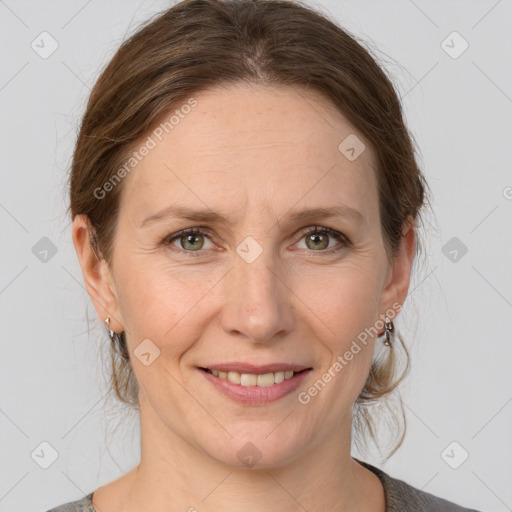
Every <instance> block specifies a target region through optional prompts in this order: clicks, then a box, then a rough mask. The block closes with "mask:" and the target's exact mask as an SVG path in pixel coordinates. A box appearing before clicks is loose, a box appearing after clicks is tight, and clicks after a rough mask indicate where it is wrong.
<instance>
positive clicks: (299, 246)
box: [73, 84, 414, 512]
mask: <svg viewBox="0 0 512 512" xmlns="http://www.w3.org/2000/svg"><path fill="white" fill-rule="evenodd" d="M194 97H195V98H196V99H197V102H198V105H197V106H196V107H195V108H194V109H192V112H191V113H190V114H188V115H187V116H186V117H185V118H184V119H182V120H180V123H179V125H177V126H176V127H175V128H174V129H173V130H172V131H170V132H169V134H168V135H167V136H166V137H165V139H164V140H163V141H162V142H160V143H159V144H158V145H157V147H156V148H154V149H152V150H151V151H150V153H149V154H148V155H147V156H146V157H145V158H144V159H143V160H142V161H141V162H140V163H139V164H138V165H137V167H136V168H135V170H134V171H132V172H131V173H130V174H129V175H127V177H126V178H124V181H123V183H122V186H123V192H122V198H121V208H120V214H119V223H118V227H117V231H116V234H115V242H114V251H113V256H112V267H111V268H109V266H108V265H107V264H106V263H105V261H104V260H103V259H100V260H98V259H97V258H96V257H95V255H94V253H93V251H92V249H91V246H90V243H89V239H88V236H87V226H88V224H87V219H86V218H85V217H84V216H77V217H76V218H75V220H74V222H73V241H74V244H75V248H76V251H77V255H78V258H79V260H80V265H81V267H82V271H83V276H84V280H85V284H86V286H87V290H88V292H89V294H90V297H91V299H92V301H93V303H94V306H95V308H96V311H97V314H98V317H99V318H100V320H101V322H103V321H104V319H105V317H106V316H110V317H111V320H112V323H111V327H112V328H113V329H114V330H115V331H116V332H120V331H122V330H125V331H126V333H127V342H128V346H129V350H130V354H132V355H131V358H132V365H133V368H134V372H135V375H136V378H137V380H138V383H139V387H140V395H139V402H140V419H141V443H142V446H141V454H142V455H141V461H140V463H139V464H138V465H137V466H136V467H135V468H133V469H132V470H131V471H130V472H129V473H127V474H125V475H124V476H122V477H121V478H119V479H117V480H115V481H113V482H111V483H109V484H107V485H105V486H103V487H100V488H99V489H98V490H97V491H96V492H95V494H94V498H93V503H94V505H95V507H96V508H97V510H102V511H104V512H107V511H108V512H116V511H121V510H123V511H124V512H126V511H139V512H141V511H146V510H147V511H150V510H151V511H152V512H159V511H164V510H165V511H167V512H168V511H169V510H183V511H185V510H189V509H190V508H191V507H195V509H197V510H199V511H218V510H223V511H224V512H229V511H231V510H245V511H261V510H265V511H269V512H273V511H279V512H282V511H283V510H286V511H288V510H289V511H291V510H302V509H301V507H303V508H304V509H305V510H308V511H310V512H313V511H326V510H338V511H349V510H350V511H351V512H354V511H363V510H364V511H366V512H368V511H372V512H383V511H384V510H385V494H384V489H383V487H382V484H381V483H380V480H379V479H378V478H377V477H376V476H375V475H374V474H373V473H372V472H370V471H369V470H367V469H366V468H364V467H363V466H361V465H360V464H358V463H357V462H355V461H354V460H353V459H352V458H351V453H350V442H351V425H352V412H351V408H352V405H353V403H354V402H355V400H356V398H357V397H358V395H359V393H360V392H361V390H362V388H363V386H364V383H365V381H366V379H367V376H368V372H369V369H370V364H371V360H372V355H373V352H374V346H375V342H376V338H369V341H368V343H367V345H366V346H364V345H362V350H361V351H360V352H359V353H358V354H357V355H355V356H354V358H353V359H352V360H351V361H350V362H349V364H347V365H346V367H344V368H343V370H342V371H341V372H339V373H338V374H336V377H334V378H333V379H332V380H331V381H330V382H329V383H328V384H327V385H326V386H325V388H324V389H322V390H321V392H319V393H318V395H317V396H315V397H314V398H313V399H311V401H310V403H308V404H307V405H303V404H300V403H299V402H298V400H297V394H298V392H299V391H301V390H302V391H303V390H307V388H308V387H310V386H311V385H312V384H313V383H314V382H315V381H317V379H318V378H319V377H320V376H321V375H322V374H323V373H324V372H326V371H327V370H328V369H329V368H330V367H331V366H332V365H333V363H334V362H335V361H336V358H337V357H338V356H339V355H342V354H344V353H345V352H346V350H348V349H349V347H350V345H351V343H352V341H353V340H354V339H356V338H357V335H358V334H359V333H360V332H362V331H363V330H364V329H365V328H369V327H371V326H373V325H375V323H376V321H377V320H378V319H379V318H382V317H380V316H379V315H382V314H385V312H386V311H389V310H390V308H392V306H393V304H394V303H396V302H398V303H400V304H403V302H404V301H405V298H406V295H407V291H408V287H409V279H410V272H411V265H412V261H413V257H414V228H413V226H412V223H410V224H406V225H404V231H403V232H404V238H403V241H402V245H401V248H400V251H399V253H398V255H397V257H396V259H395V261H394V263H393V262H390V261H389V260H388V257H387V254H386V252H385V247H384V241H383V237H382V232H381V226H380V217H379V207H378V194H377V182H376V176H375V170H374V166H375V158H374V153H373V149H372V148H371V146H370V141H367V140H365V138H364V137H363V136H362V135H361V134H359V133H358V132H357V131H356V130H355V129H354V128H353V127H352V126H351V125H350V124H349V122H348V121H347V120H346V118H345V117H344V116H343V115H342V114H340V113H339V112H338V111H337V110H336V109H335V108H334V107H333V106H332V105H331V104H330V103H329V102H328V101H327V100H326V99H324V98H323V97H321V96H319V95H318V94H317V93H315V92H313V91H309V90H304V89H298V88H289V87H275V86H273V87H271V88H270V87H262V86H253V85H251V86H249V85H247V84H243V85H242V84H237V85H236V86H234V85H232V86H230V87H229V88H221V87H216V88H212V89H209V90H207V91H204V92H202V93H200V94H197V95H195V96H194ZM353 133H355V134H357V136H358V137H359V139H361V140H362V141H363V142H364V143H365V145H366V150H365V151H363V153H362V154H361V155H360V156H359V157H358V158H357V159H356V160H354V161H352V162H351V161H349V160H348V159H347V158H346V157H345V156H344V155H342V154H341V153H340V151H339V150H338V145H339V144H340V142H341V141H343V140H344V139H345V137H347V136H348V135H349V134H353ZM104 200H108V195H107V197H106V198H105V199H104ZM171 204H180V205H186V206H190V207H193V208H197V209H200V208H201V209H203V208H205V207H207V208H209V209H211V210H214V211H216V212H220V213H222V214H223V215H224V216H225V217H226V218H227V219H228V220H229V223H227V222H222V223H213V222H206V223H204V222H203V223H198V222H191V221H188V220H180V219H178V218H173V217H169V218H165V219H162V220H159V221H155V222H154V223H149V224H147V225H146V226H144V227H140V225H141V223H142V222H143V220H144V219H145V218H146V217H148V216H151V215H153V214H155V213H156V212H159V211H161V210H163V209H165V208H167V207H168V206H170V205H171ZM340 204H343V205H348V206H350V207H352V208H355V209H357V210H359V212H361V214H362V215H363V220H362V221H360V222H359V223H358V222H357V221H356V220H354V219H351V218H348V217H336V218H332V219H322V218H319V219H315V220H308V221H306V222H299V223H297V222H291V221H290V220H289V219H288V217H287V216H288V215H289V214H290V213H294V212H295V211H297V210H299V209H303V208H315V207H331V206H335V205H340ZM314 226H318V227H320V228H324V227H328V228H331V229H333V230H335V231H338V232H340V233H343V234H344V235H345V236H347V237H348V239H349V240H350V243H348V244H344V243H343V242H341V241H339V240H338V239H336V238H335V237H334V236H329V235H324V238H323V239H324V240H325V238H327V241H325V243H324V245H322V244H320V247H319V248H316V246H315V245H314V244H311V243H310V244H307V240H308V237H307V236H306V235H305V234H303V233H302V231H304V228H308V227H312V228H313V227H314ZM190 227H196V228H198V227H201V228H205V229H203V230H207V235H206V236H201V235H199V236H198V238H197V239H195V240H193V241H192V245H186V239H185V241H184V244H185V245H183V243H180V238H179V237H178V238H176V239H175V240H174V241H172V242H169V240H168V241H167V243H165V241H164V242H162V239H164V238H165V237H168V238H172V237H171V236H170V235H174V234H175V233H178V232H179V231H180V230H182V229H186V228H190ZM208 234H211V236H208ZM247 236H252V237H253V238H254V239H255V240H256V241H257V242H258V244H259V245H260V246H261V248H262V253H261V254H260V255H259V256H258V257H257V258H256V260H255V261H253V262H252V263H248V262H247V261H245V260H244V259H243V258H242V257H240V256H239V255H238V253H237V252H236V249H237V246H238V245H239V244H240V243H241V242H242V241H243V240H244V239H245V238H246V237H247ZM334 247H339V248H340V250H339V251H338V252H336V253H334V254H331V255H328V254H325V252H326V251H327V250H329V249H330V248H334ZM194 249H195V250H194ZM187 250H188V253H187V252H186V251H187ZM198 251H199V252H198ZM322 252H323V253H324V254H322ZM190 253H192V256H189V254H190ZM194 254H195V255H197V257H194ZM380 331H381V332H382V331H383V329H382V328H381V329H380ZM145 339H150V340H151V341H152V343H154V344H155V345H156V346H157V347H158V349H159V350H160V355H159V357H157V358H156V359H155V360H154V361H153V362H152V363H151V364H150V365H149V366H145V365H144V364H142V363H141V362H140V361H139V359H138V358H136V357H134V356H133V350H134V349H135V348H136V347H137V346H138V345H139V344H140V343H141V342H142V340H145ZM220 361H251V362H254V363H255V364H266V363H272V362H293V363H299V364H304V365H306V366H308V367H312V368H313V372H311V373H310V375H309V376H308V378H307V380H306V381H305V382H304V383H303V385H301V387H300V389H299V390H297V392H294V393H291V394H289V395H288V396H285V397H284V398H281V399H279V400H278V401H275V402H273V403H269V404H266V405H263V406H251V405H242V404H239V403H237V402H234V401H233V400H231V399H230V398H228V397H226V396H225V395H224V394H221V393H220V392H219V391H218V390H217V389H215V388H214V386H212V385H211V384H210V383H209V382H208V381H207V379H206V378H205V377H204V375H203V374H202V373H201V371H200V370H198V369H197V366H208V363H212V362H216V363H218V362H220ZM248 442H251V443H253V444H254V445H255V446H256V447H257V448H258V450H259V452H260V453H261V459H260V460H259V461H258V463H257V464H256V465H255V466H253V467H252V468H248V467H246V466H244V465H243V464H242V463H241V461H240V460H239V458H238V457H237V452H238V450H240V449H241V448H242V447H243V446H244V445H245V444H246V443H248ZM190 510H193V509H190Z"/></svg>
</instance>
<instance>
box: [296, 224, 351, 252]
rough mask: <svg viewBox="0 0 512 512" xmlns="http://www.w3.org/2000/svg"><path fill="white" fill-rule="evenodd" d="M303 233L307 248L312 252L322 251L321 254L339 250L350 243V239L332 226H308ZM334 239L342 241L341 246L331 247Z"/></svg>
mask: <svg viewBox="0 0 512 512" xmlns="http://www.w3.org/2000/svg"><path fill="white" fill-rule="evenodd" d="M301 235H302V237H303V238H304V239H305V242H306V249H308V250H310V251H312V252H320V253H321V254H332V253H335V252H338V251H340V250H341V249H343V248H344V247H347V246H348V245H349V244H350V241H349V239H348V238H347V237H346V236H345V235H343V234H342V233H339V232H338V231H335V230H334V229H331V228H322V227H319V226H314V227H313V228H308V229H307V230H306V231H303V232H302V233H301ZM332 239H336V240H338V241H339V242H341V247H336V246H334V247H332V246H331V247H329V245H330V241H331V240H332ZM325 249H328V250H325Z"/></svg>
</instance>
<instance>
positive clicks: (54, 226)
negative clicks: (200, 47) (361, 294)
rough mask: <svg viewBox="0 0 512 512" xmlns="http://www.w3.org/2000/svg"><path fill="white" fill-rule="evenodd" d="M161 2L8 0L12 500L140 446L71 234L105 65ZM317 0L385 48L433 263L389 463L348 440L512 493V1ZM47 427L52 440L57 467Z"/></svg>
mask: <svg viewBox="0 0 512 512" xmlns="http://www.w3.org/2000/svg"><path fill="white" fill-rule="evenodd" d="M168 5H170V3H169V2H162V1H158V2H157V1H152V2H149V1H148V2H134V1H126V0H124V1H120V0H118V1H108V2H107V1H103V2H100V1H99V0H92V1H83V0H81V1H74V0H73V1H70V0H67V1H63V0H61V1H46V2H42V1H22V0H18V1H15V0H5V1H0V43H1V48H2V52H1V68H0V69H1V78H0V106H1V112H2V115H1V117H0V144H1V180H2V185H1V188H0V222H1V230H0V236H1V244H2V245H1V250H2V266H1V274H0V308H1V309H0V311H1V322H0V325H1V343H2V347H1V358H0V365H1V377H0V378H1V388H0V389H1V402H0V429H1V432H2V435H1V441H0V449H1V461H2V463H1V464H0V510H1V511H7V510H9V511H11V512H17V511H44V510H47V509H48V508H50V507H51V506H56V505H57V504H60V503H63V502H66V501H71V500H74V499H79V498H81V497H82V496H83V495H84V494H86V493H88V492H90V491H92V490H94V489H96V488H97V487H99V486H100V485H103V484H104V483H106V482H108V481H111V480H113V479H115V478H117V477H119V476H120V475H122V474H123V473H125V472H126V471H128V470H129V469H131V468H132V467H133V466H134V465H135V464H136V463H137V462H138V457H139V437H138V431H137V429H138V420H137V418H136V417H135V416H133V415H132V416H127V417H123V416H119V414H120V410H117V409H116V407H115V402H114V401H111V400H109V399H108V397H107V395H106V393H107V378H108V367H107V366H105V365H106V363H102V359H101V353H102V352H101V347H105V346H107V345H108V337H107V334H106V331H105V329H104V328H103V326H102V325H101V324H100V322H99V321H98V320H97V318H96V316H95V312H94V309H93V308H92V305H91V304H90V301H89V298H88V295H87V293H86V291H85V289H84V287H83V281H82V275H81V271H80V268H79V265H78V261H77V258H76V255H75V252H74V248H73V245H72V242H71V236H70V221H69V219H68V218H67V217H66V215H65V210H66V207H67V197H66V173H67V170H68V168H69V163H70V158H71V154H72V149H73V143H74V141H75V137H76V129H77V126H78V122H79V120H80V116H81V114H82V112H83V109H84V106H85V101H86V99H87V95H88V93H89V90H90V88H91V86H92V84H93V83H94V81H95V79H96V78H97V76H98V73H99V71H100V69H101V68H102V67H103V66H104V65H105V64H106V63H107V62H108V60H109V58H110V57H111V56H112V54H113V52H114V51H115V50H116V49H117V47H118V45H119V44H120V42H121V41H122V40H123V39H124V38H125V36H126V35H127V34H130V33H132V32H133V31H134V30H135V29H136V26H137V24H138V23H139V22H141V21H143V20H145V19H147V18H148V17H149V16H151V15H153V14H155V13H156V12H157V11H159V10H161V9H163V8H165V7H167V6H168ZM316 5H318V6H320V8H321V9H325V10H326V11H327V12H329V13H331V14H333V15H334V16H336V17H337V19H338V20H339V21H340V22H341V23H342V24H343V25H344V26H345V27H346V28H347V29H348V30H350V31H352V32H353V33H355V34H356V35H359V36H360V37H362V38H363V39H364V40H365V41H367V42H368V44H370V45H374V46H376V47H377V48H378V49H379V51H380V52H381V55H382V57H383V58H384V59H386V60H387V61H388V62H387V63H383V65H384V66H385V67H386V68H387V69H388V70H389V71H390V72H391V73H392V74H393V76H394V77H395V82H396V83H397V86H398V87H399V90H400V91H401V95H402V98H403V100H402V101H403V104H404V108H405V112H406V116H407V120H408V124H409V126H410V129H411V131H412V132H413V134H414V136H415V138H416V141H417V143H418V146H419V148H420V151H421V155H420V163H421V166H422V169H423V170H424V173H425V175H426V177H427V180H428V181H429V184H430V186H431V188H432V190H433V195H434V210H435V218H431V219H428V222H427V224H426V227H427V234H426V237H427V247H426V249H427V251H426V252H427V258H426V262H425V263H424V264H422V265H419V266H417V267H416V274H415V276H414V278H413V282H412V284H411V288H410V295H409V298H408V299H407V302H406V304H405V308H404V310H403V312H402V314H401V315H400V317H399V318H398V320H397V322H396V323H395V325H396V326H397V328H398V329H399V330H400V332H401V333H402V334H403V336H404V338H405V339H406V341H407V343H408V346H409V348H410V350H411V356H412V370H411V374H410V377H408V378H407V380H406V381H405V382H404V383H403V385H402V387H401V390H402V396H403V398H404V401H405V404H406V412H407V420H408V434H407V437H406V440H405V442H404V445H403V447H402V448H401V449H400V450H399V452H398V453H397V454H396V455H395V456H393V457H392V458H391V459H390V460H389V461H388V462H387V463H386V464H382V463H381V462H380V458H379V457H380V455H379V453H378V450H376V449H375V450H373V451H371V452H370V453H368V454H366V455H359V454H358V453H357V451H355V452H354V453H353V455H355V456H359V457H360V458H363V460H367V461H368V462H370V463H373V464H375V465H378V466H380V467H382V468H383V469H384V470H385V471H386V472H388V473H390V474H391V475H392V476H395V477H397V478H401V479H404V480H406V481H407V482H408V483H410V484H411V485H414V486H416V487H418V488H421V489H423V490H425V491H427V492H430V493H432V494H436V495H438V496H442V497H444V498H446V499H449V500H451V501H455V502H457V503H460V504H463V505H466V506H470V507H473V508H476V509H478V510H482V511H496V512H502V511H506V510H512V485H511V483H512V467H511V462H510V461H511V460H512V436H511V432H512V428H511V426H512V403H511V402H512V363H511V361H512V357H511V356H512V334H511V333H512V315H511V313H512V272H511V262H512V236H511V233H512V230H511V227H512V222H511V221H512V172H511V160H512V152H511V149H510V146H511V141H512V137H511V135H512V133H511V132H512V128H511V123H510V115H511V112H512V66H511V65H510V64H511V55H512V52H511V50H512V48H511V47H512V42H511V37H510V33H511V21H512V2H511V1H510V0H501V1H496V0H490V1H487V0H481V1H464V2H463V1H425V0H423V1H420V0H415V1H412V0H410V1H409V0H402V1H389V0H386V1H382V0H381V1H368V0H364V1H361V0H359V1H355V0H351V1H343V2H341V1H338V2H336V1H335V0H331V1H327V0H324V1H322V2H317V3H316ZM43 31H47V32H48V33H49V34H51V37H52V38H54V39H55V40H56V41H57V43H58V48H57V49H56V51H55V52H54V53H53V54H51V55H50V56H48V57H47V58H45V59H44V58H42V57H41V56H40V55H39V54H38V53H36V51H34V49H33V48H32V47H31V43H32V42H33V41H35V43H34V44H39V45H40V46H43V43H41V37H47V36H40V34H41V32H43ZM453 31H457V32H459V33H460V34H461V36H462V37H463V38H464V40H466V41H467V43H468V44H469V47H468V48H467V50H466V51H465V52H464V53H462V54H461V55H460V56H458V57H457V58H453V56H450V55H449V54H448V53H447V52H446V51H445V49H443V46H442V42H443V41H444V40H446V41H447V42H446V43H444V45H445V46H444V48H446V45H449V46H451V49H449V51H451V52H452V54H453V53H454V52H455V53H458V52H459V51H460V49H462V48H463V47H462V44H463V41H462V40H460V39H457V38H456V37H455V39H454V36H451V37H449V38H448V39H446V38H447V37H448V36H449V35H450V34H452V32H453ZM38 41H39V43H38ZM50 44H51V41H50V40H49V39H45V43H44V48H45V49H46V51H47V50H48V49H49V48H51V46H50ZM42 50H43V48H40V51H42ZM44 237H47V238H48V239H49V240H50V241H51V242H49V241H48V240H46V239H45V238H44ZM453 237H456V239H455V240H452V239H453ZM41 239H43V240H41ZM462 244H463V245H464V246H465V247H466V248H467V253H465V254H463V251H462V250H461V248H462V247H463V246H462ZM52 249H53V252H54V253H55V254H53V252H52ZM454 249H455V250H456V251H457V258H456V261H453V259H454V256H455V253H453V252H452V253H451V254H450V251H453V250H454ZM44 250H47V251H49V252H47V253H44ZM55 251H56V252H55ZM443 251H444V252H443ZM445 253H446V255H445ZM87 316H88V317H89V319H90V321H89V323H88V322H87ZM116 426H118V428H117V430H116V431H114V427H116ZM382 428H383V430H385V428H386V427H385V425H383V426H382ZM43 442H46V443H49V444H50V445H51V446H52V447H53V449H54V450H55V451H56V454H57V458H56V460H55V461H54V462H53V463H52V464H51V465H50V466H49V467H48V468H47V469H43V468H42V467H41V464H42V465H45V464H48V463H49V462H51V454H52V449H51V448H50V447H48V446H47V445H42V446H41V443H43ZM453 442H456V443H457V444H456V445H452V446H451V447H450V446H449V445H451V443H453ZM447 447H449V448H448V450H447V452H448V456H447V452H446V451H445V450H446V449H447ZM451 448H453V451H452V450H451ZM463 450H465V451H466V452H467V453H468V455H469V456H468V458H467V460H465V462H464V463H463V464H461V465H460V466H459V467H458V468H457V469H453V468H452V467H450V466H449V465H448V463H447V460H449V461H450V462H452V464H453V461H457V460H459V458H460V457H461V455H462V454H463V453H464V451H463ZM37 454H39V456H37ZM43 454H44V455H43ZM443 454H444V455H443Z"/></svg>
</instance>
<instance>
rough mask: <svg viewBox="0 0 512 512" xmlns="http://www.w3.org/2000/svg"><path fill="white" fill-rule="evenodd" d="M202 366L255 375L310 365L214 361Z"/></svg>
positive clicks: (306, 367) (209, 368) (298, 368)
mask: <svg viewBox="0 0 512 512" xmlns="http://www.w3.org/2000/svg"><path fill="white" fill-rule="evenodd" d="M201 368H207V369H208V370H219V371H224V372H238V373H250V374H253V375H260V374H262V373H275V372H286V371H294V372H301V371H302V370H307V369H308V368H310V367H309V366H303V365H300V364H291V363H272V364H263V365H255V364H251V363H241V362H231V363H229V362H226V363H212V364H211V365H205V366H201Z"/></svg>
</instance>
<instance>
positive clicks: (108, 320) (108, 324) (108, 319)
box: [105, 316, 114, 341]
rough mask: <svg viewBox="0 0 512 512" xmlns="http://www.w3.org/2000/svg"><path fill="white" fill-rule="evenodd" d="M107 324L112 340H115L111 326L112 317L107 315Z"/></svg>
mask: <svg viewBox="0 0 512 512" xmlns="http://www.w3.org/2000/svg"><path fill="white" fill-rule="evenodd" d="M105 325H106V326H107V329H108V334H109V336H110V341H114V331H113V330H112V329H111V328H110V317H109V316H107V318H105Z"/></svg>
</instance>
